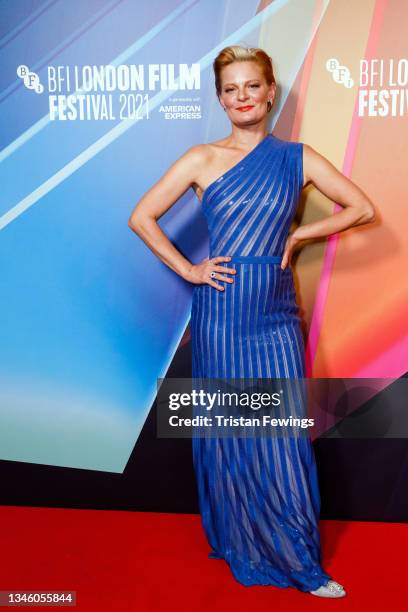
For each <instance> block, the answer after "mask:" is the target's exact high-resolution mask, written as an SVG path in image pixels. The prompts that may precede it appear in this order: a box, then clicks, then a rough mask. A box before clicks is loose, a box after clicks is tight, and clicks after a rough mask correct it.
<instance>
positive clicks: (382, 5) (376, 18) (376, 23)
mask: <svg viewBox="0 0 408 612" xmlns="http://www.w3.org/2000/svg"><path fill="white" fill-rule="evenodd" d="M387 3H388V0H377V2H376V5H375V9H374V13H373V19H372V23H371V28H370V34H369V37H368V41H367V48H366V52H365V54H364V58H365V59H368V60H369V59H372V58H374V54H375V51H376V48H377V43H378V38H379V35H380V31H381V25H382V22H383V17H384V12H385V9H386V6H387ZM357 93H358V92H357ZM357 104H358V95H356V101H355V106H354V111H353V118H352V123H351V129H350V136H349V139H348V143H347V147H346V154H345V158H344V163H343V169H342V172H343V174H344V175H345V176H347V177H350V175H351V171H352V167H353V160H354V154H355V151H356V146H357V142H358V137H359V134H360V127H361V121H362V118H361V117H359V116H358V112H357ZM341 209H342V206H341V205H339V204H335V207H334V213H336V212H338V211H340V210H341ZM337 241H338V234H332V235H331V236H328V238H327V245H326V249H325V252H324V259H323V266H322V272H321V276H320V283H319V287H318V290H317V294H316V300H315V304H314V308H313V315H312V320H311V323H310V330H309V336H308V339H307V344H306V376H310V377H312V371H313V363H314V360H315V356H316V352H317V345H318V342H319V337H320V331H321V328H322V321H323V314H324V309H325V304H326V299H327V294H328V290H329V283H330V276H331V271H332V268H333V264H334V258H335V254H336V247H337Z"/></svg>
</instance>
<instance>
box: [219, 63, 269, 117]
mask: <svg viewBox="0 0 408 612" xmlns="http://www.w3.org/2000/svg"><path fill="white" fill-rule="evenodd" d="M275 92H276V86H275V85H274V84H272V85H270V86H268V84H267V82H266V80H265V77H264V75H263V72H262V69H261V68H260V66H259V65H258V64H257V63H256V62H254V61H245V62H233V63H232V64H229V65H228V66H225V67H224V68H223V69H222V71H221V94H220V102H221V104H222V106H223V107H224V108H225V110H226V111H227V113H228V116H229V118H230V119H231V121H232V122H233V123H235V124H238V125H251V124H252V123H258V122H259V121H260V120H261V119H263V118H264V117H265V115H266V113H267V101H268V99H269V100H271V101H272V103H273V100H274V97H275Z"/></svg>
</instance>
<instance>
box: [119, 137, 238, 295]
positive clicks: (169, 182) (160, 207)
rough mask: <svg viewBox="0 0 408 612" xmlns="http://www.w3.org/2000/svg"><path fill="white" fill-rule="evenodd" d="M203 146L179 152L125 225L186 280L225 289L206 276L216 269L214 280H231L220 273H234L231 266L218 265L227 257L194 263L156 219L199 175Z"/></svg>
mask: <svg viewBox="0 0 408 612" xmlns="http://www.w3.org/2000/svg"><path fill="white" fill-rule="evenodd" d="M207 155H208V154H207V152H206V148H205V145H196V146H194V147H191V148H190V149H188V151H186V153H184V155H182V156H181V157H180V158H179V159H178V160H177V161H176V162H174V164H173V165H172V166H170V168H169V169H168V170H167V172H166V173H165V174H164V175H163V176H162V177H161V178H160V179H159V180H158V181H157V183H155V184H154V185H153V187H151V188H150V189H149V190H148V191H147V192H146V193H145V194H144V195H143V197H142V198H141V199H140V200H139V202H138V203H137V204H136V206H135V208H134V209H133V212H132V214H131V215H130V217H129V221H128V226H129V227H130V228H131V229H132V230H133V231H134V232H135V233H136V234H137V235H138V236H140V238H141V239H142V240H143V241H144V242H145V244H146V245H147V246H148V247H149V248H150V249H151V250H152V251H153V253H155V255H157V256H158V257H159V258H160V259H161V260H162V261H163V263H165V264H166V265H167V266H168V267H169V268H171V269H172V270H173V271H174V272H176V273H177V274H179V275H180V276H181V277H182V278H184V279H185V280H187V281H189V282H192V283H195V284H200V283H208V284H209V285H212V286H213V287H215V288H217V289H219V290H224V287H223V286H222V285H218V284H217V283H216V282H215V280H213V279H209V273H210V272H212V271H216V272H217V277H216V278H217V280H225V281H227V282H232V281H233V279H231V278H229V277H227V276H224V277H223V276H222V273H224V274H225V273H228V272H230V273H232V274H235V270H234V269H232V268H225V267H223V266H217V265H216V264H218V263H221V262H223V261H229V260H230V258H229V257H215V258H213V263H212V264H211V263H209V261H208V259H206V260H204V261H203V262H202V263H200V264H197V265H193V264H192V263H191V262H190V261H189V260H188V259H186V258H185V257H184V256H183V255H182V254H181V253H180V251H178V250H177V249H176V247H175V246H174V245H173V244H172V242H171V241H170V240H169V239H168V238H167V236H166V234H165V233H164V232H163V230H162V229H161V227H160V226H159V224H158V223H157V221H158V219H160V217H161V216H162V215H163V214H164V213H165V212H166V211H167V210H169V208H170V207H171V206H173V204H174V203H175V202H176V201H177V200H178V199H179V198H180V197H181V196H182V195H183V194H184V193H185V192H186V191H187V189H189V188H190V187H191V186H192V185H193V183H194V182H196V180H197V178H198V177H199V172H200V168H202V165H203V164H205V163H207V162H208V160H207Z"/></svg>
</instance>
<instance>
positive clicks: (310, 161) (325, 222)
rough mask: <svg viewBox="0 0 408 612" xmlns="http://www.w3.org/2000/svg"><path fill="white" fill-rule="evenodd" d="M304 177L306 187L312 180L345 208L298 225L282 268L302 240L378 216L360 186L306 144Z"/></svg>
mask: <svg viewBox="0 0 408 612" xmlns="http://www.w3.org/2000/svg"><path fill="white" fill-rule="evenodd" d="M303 177H304V185H303V186H304V187H305V186H306V184H307V183H309V182H312V183H313V184H314V185H315V187H317V189H318V190H319V191H321V193H323V194H324V195H325V196H327V197H328V198H329V199H330V200H333V201H334V202H336V204H340V205H341V206H343V210H341V211H340V212H339V213H337V214H334V215H331V216H330V217H327V218H326V219H320V220H319V221H314V222H313V223H307V224H305V225H300V226H299V227H298V228H296V230H295V231H294V232H293V233H292V234H290V235H289V236H288V239H287V241H286V245H285V251H284V254H283V258H282V263H281V268H282V269H284V268H285V267H286V266H287V265H288V264H290V260H291V256H292V254H293V251H294V250H295V248H296V247H297V245H298V244H299V243H300V242H302V241H304V240H309V239H311V238H322V237H324V236H329V235H331V234H335V233H337V232H342V231H344V230H346V229H348V228H349V227H353V226H355V225H363V224H364V223H371V222H372V221H374V219H375V211H374V206H373V203H372V202H371V200H370V199H369V198H368V196H367V195H366V194H365V193H364V192H363V191H362V190H361V189H360V187H358V186H357V185H356V184H355V183H353V181H351V180H350V179H348V178H347V177H346V176H344V174H342V173H341V172H339V171H338V170H337V168H336V167H335V166H334V165H333V164H332V163H331V162H330V161H329V160H328V159H326V158H325V157H323V155H320V153H318V152H317V151H315V150H314V149H313V148H312V147H311V146H309V145H307V144H303Z"/></svg>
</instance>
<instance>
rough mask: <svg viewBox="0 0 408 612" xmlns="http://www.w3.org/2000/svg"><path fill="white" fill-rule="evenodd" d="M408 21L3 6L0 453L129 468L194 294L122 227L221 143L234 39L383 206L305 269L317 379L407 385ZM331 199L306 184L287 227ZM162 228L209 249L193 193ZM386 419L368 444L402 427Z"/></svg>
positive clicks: (279, 8)
mask: <svg viewBox="0 0 408 612" xmlns="http://www.w3.org/2000/svg"><path fill="white" fill-rule="evenodd" d="M407 20H408V4H407V3H406V2H404V1H403V0H388V1H387V0H362V1H360V2H358V3H345V2H343V1H342V0H274V1H272V0H271V1H268V0H263V1H260V0H236V1H235V2H227V1H225V2H222V1H221V2H219V1H215V0H185V1H181V0H157V1H154V2H151V1H147V0H138V1H135V0H69V1H66V0H65V1H64V0H13V1H12V0H4V1H3V2H2V3H1V6H0V61H1V71H0V105H1V106H0V111H1V131H0V160H1V164H0V185H1V200H0V261H1V264H0V265H1V275H0V279H1V280H0V282H1V300H0V316H1V326H0V328H1V342H0V354H1V359H0V460H2V461H6V462H10V461H11V462H22V463H29V464H41V465H42V466H44V465H45V466H54V467H61V468H82V469H85V470H93V471H100V472H111V473H115V474H122V473H123V472H124V470H125V468H126V465H127V464H128V461H129V458H130V457H131V455H132V452H133V451H134V449H135V447H136V446H137V444H138V439H139V436H140V434H141V432H142V430H143V427H144V426H145V423H146V421H147V419H148V417H149V415H150V414H151V411H152V408H153V406H154V403H155V399H156V395H157V380H158V378H165V377H166V375H168V373H169V368H171V366H172V364H174V362H175V360H177V359H178V357H179V356H180V355H181V354H183V355H188V350H187V349H188V345H189V318H190V308H191V292H192V285H190V284H189V283H187V282H185V281H184V280H183V279H181V278H180V277H179V276H177V275H176V274H175V273H174V272H173V271H172V270H170V269H169V268H168V267H167V266H165V265H164V264H163V263H162V262H161V261H160V260H159V259H158V258H157V257H156V256H155V255H154V254H153V253H152V252H151V251H150V250H149V249H148V248H147V247H146V245H145V244H144V243H143V242H142V240H141V239H139V238H138V237H137V236H136V235H135V234H134V233H133V232H132V231H131V230H130V229H129V227H128V218H129V215H130V214H131V211H132V210H133V208H134V206H135V205H136V203H137V202H138V200H139V199H140V198H141V197H142V196H143V194H144V193H145V192H146V191H147V190H148V189H149V188H150V187H151V186H152V185H153V184H154V183H155V182H156V181H157V180H158V179H159V178H160V177H161V176H162V174H163V173H164V172H165V171H166V170H167V169H168V167H169V166H170V165H171V164H172V163H173V162H174V161H175V160H176V159H177V158H179V157H180V156H181V155H182V154H183V153H184V152H185V151H186V150H187V149H188V148H189V147H190V146H192V145H194V144H198V143H205V142H210V141H213V140H216V139H218V138H221V137H223V136H225V135H227V134H228V133H229V130H230V124H229V121H228V118H227V117H226V113H224V112H223V110H222V108H221V106H220V104H219V101H218V99H217V96H216V93H215V86H214V75H213V70H212V62H213V60H214V58H215V56H216V55H217V53H218V52H219V51H220V50H221V49H222V48H223V47H225V46H227V45H231V44H241V45H244V46H251V47H261V48H263V49H265V50H266V51H267V52H268V54H269V55H270V56H271V57H272V59H273V63H274V69H275V77H276V80H277V83H278V95H277V98H276V101H275V105H274V108H273V111H272V113H271V119H270V131H273V132H274V134H275V135H276V136H278V137H280V138H283V139H287V140H293V141H299V142H303V143H308V144H309V145H310V146H312V147H313V148H315V149H316V150H317V151H318V152H320V153H321V154H322V155H324V156H325V157H327V158H328V159H330V161H331V162H332V163H333V164H335V166H336V167H337V168H338V169H339V170H340V171H342V172H343V173H344V174H345V175H346V176H348V177H349V178H351V179H352V180H353V181H355V182H356V183H357V184H358V185H359V186H360V187H361V188H362V189H363V190H364V191H365V192H366V193H367V195H368V196H369V197H370V198H371V200H372V201H373V203H374V205H375V207H376V212H377V219H376V221H375V222H374V223H373V224H371V225H370V227H369V228H367V227H365V228H361V227H360V228H359V227H357V228H352V229H349V230H348V231H347V232H344V233H341V234H339V235H333V236H331V237H330V238H328V239H327V240H320V241H317V242H315V243H313V244H308V245H307V246H305V247H304V248H303V249H302V251H301V252H300V253H299V256H298V257H297V260H296V284H297V290H298V298H299V303H300V305H301V311H302V317H303V320H304V331H305V340H306V349H307V351H306V352H307V355H306V359H307V368H308V376H310V377H313V378H328V379H329V378H337V379H340V378H347V379H371V380H377V381H378V384H377V386H375V385H374V386H373V387H371V390H372V393H371V394H370V393H368V394H363V396H364V397H363V399H364V402H365V401H367V399H372V398H373V397H374V396H375V394H380V393H381V392H382V391H384V390H386V389H387V388H388V387H389V386H390V385H392V384H393V383H394V382H395V381H398V379H401V378H404V375H405V373H406V371H407V369H408V368H407V362H408V329H407V328H408V325H407V317H406V313H407V307H408V299H407V293H408V291H407V281H406V269H405V268H406V262H407V250H408V243H407V240H406V234H407V229H408V227H407V226H408V215H407V196H408V193H407V192H408V185H407V181H406V160H407V158H408V144H407V143H408V121H407V113H408V40H407V37H406V23H407ZM339 209H340V207H339V205H338V204H336V202H332V201H330V200H328V199H327V198H326V197H325V196H324V195H323V194H321V193H320V192H319V191H318V190H317V189H316V188H315V187H314V186H313V185H308V187H307V188H306V189H305V190H304V192H303V194H302V198H301V202H300V207H299V211H300V213H301V215H300V218H299V220H300V222H301V223H308V222H309V221H312V220H316V219H318V218H324V217H325V216H327V215H330V214H333V213H335V212H337V211H338V210H339ZM159 224H160V226H161V228H162V229H163V230H164V231H165V232H166V234H167V235H168V236H169V238H170V239H171V240H172V241H173V243H174V244H175V245H176V246H177V248H179V249H180V251H181V252H182V253H183V254H184V255H185V256H186V257H187V258H189V259H190V261H192V262H194V263H197V262H198V261H200V260H201V259H202V258H203V257H205V256H206V255H207V254H208V236H207V228H206V224H205V220H204V217H203V214H202V211H201V209H200V202H199V200H198V199H197V197H196V196H195V194H194V191H193V189H189V190H188V191H187V192H186V193H185V194H184V195H183V197H181V198H180V199H179V200H178V201H177V202H175V204H174V206H172V207H171V209H170V210H169V211H168V212H167V213H166V214H165V215H164V216H163V217H162V218H161V219H160V221H159ZM186 350H187V352H185V351H186ZM183 351H184V353H183ZM182 363H183V364H185V367H184V366H183V367H181V368H180V367H179V368H178V370H177V374H178V375H182V376H186V377H189V376H190V371H189V360H188V359H184V361H182ZM363 399H362V395H361V394H358V393H357V394H356V399H355V402H354V404H353V406H352V407H353V409H356V410H358V409H360V408H361V403H362V401H363ZM359 402H360V403H359ZM388 409H389V413H388V415H386V424H387V425H386V428H385V430H384V429H381V428H380V429H379V430H378V431H377V433H378V435H379V436H380V437H381V436H383V437H384V435H386V433H387V431H389V426H391V425H392V427H391V429H392V432H393V437H398V435H399V434H398V432H399V431H400V432H403V431H405V430H404V428H403V427H402V429H400V430H398V421H396V420H395V419H397V418H398V415H394V413H393V404H392V403H389V404H388ZM374 430H375V428H374ZM340 434H341V432H340ZM400 437H404V436H403V435H402V434H401V435H400ZM172 443H173V444H174V445H176V444H177V441H176V440H173V441H172ZM174 448H176V446H174Z"/></svg>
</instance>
